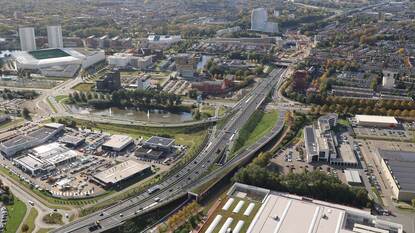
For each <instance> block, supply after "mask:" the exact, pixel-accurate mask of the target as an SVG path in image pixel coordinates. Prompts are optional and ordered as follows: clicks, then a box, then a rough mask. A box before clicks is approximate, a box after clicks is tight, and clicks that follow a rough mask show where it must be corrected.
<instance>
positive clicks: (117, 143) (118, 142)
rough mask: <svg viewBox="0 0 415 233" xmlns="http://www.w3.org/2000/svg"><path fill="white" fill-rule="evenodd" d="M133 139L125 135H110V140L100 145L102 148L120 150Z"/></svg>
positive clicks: (131, 142)
mask: <svg viewBox="0 0 415 233" xmlns="http://www.w3.org/2000/svg"><path fill="white" fill-rule="evenodd" d="M133 142H134V141H133V139H132V138H131V137H129V136H126V135H112V136H111V138H110V140H108V141H107V142H105V143H104V144H103V145H102V149H103V150H111V151H117V152H120V151H122V150H124V149H125V148H127V147H128V146H129V145H131V144H133Z"/></svg>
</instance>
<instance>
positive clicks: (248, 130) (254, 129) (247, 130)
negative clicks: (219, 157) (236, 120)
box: [231, 110, 279, 154]
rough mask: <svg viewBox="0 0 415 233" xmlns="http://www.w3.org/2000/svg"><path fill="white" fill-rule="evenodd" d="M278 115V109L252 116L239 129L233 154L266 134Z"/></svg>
mask: <svg viewBox="0 0 415 233" xmlns="http://www.w3.org/2000/svg"><path fill="white" fill-rule="evenodd" d="M253 116H254V115H253ZM278 117H279V113H278V111H276V110H273V111H270V112H265V113H264V114H261V115H257V116H256V117H251V118H250V119H249V121H248V122H247V123H246V124H245V125H244V126H243V127H242V129H241V130H240V131H239V135H238V138H237V139H236V141H235V144H234V147H233V148H232V153H231V154H235V153H236V152H237V151H238V150H240V149H242V148H244V147H246V146H249V145H252V144H253V143H255V142H256V141H257V140H258V139H260V138H261V137H263V136H265V135H266V134H267V133H268V132H270V131H271V130H272V128H273V127H274V126H275V123H276V122H277V121H278Z"/></svg>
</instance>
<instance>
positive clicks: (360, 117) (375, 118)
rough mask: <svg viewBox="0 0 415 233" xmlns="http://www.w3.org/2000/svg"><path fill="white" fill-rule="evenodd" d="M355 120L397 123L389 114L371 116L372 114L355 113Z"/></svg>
mask: <svg viewBox="0 0 415 233" xmlns="http://www.w3.org/2000/svg"><path fill="white" fill-rule="evenodd" d="M356 120H357V122H358V123H359V122H370V123H381V124H398V121H397V120H396V118H395V117H390V116H372V115H356Z"/></svg>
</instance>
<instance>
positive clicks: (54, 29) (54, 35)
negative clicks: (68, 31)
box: [47, 25, 63, 49]
mask: <svg viewBox="0 0 415 233" xmlns="http://www.w3.org/2000/svg"><path fill="white" fill-rule="evenodd" d="M47 32H48V45H49V48H54V49H56V48H63V38H62V28H61V26H60V25H57V26H48V27H47Z"/></svg>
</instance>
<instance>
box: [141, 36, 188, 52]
mask: <svg viewBox="0 0 415 233" xmlns="http://www.w3.org/2000/svg"><path fill="white" fill-rule="evenodd" d="M181 40H182V37H181V36H170V35H149V36H148V37H147V43H148V44H149V47H150V48H152V49H165V48H169V47H170V46H171V45H173V44H175V43H178V42H180V41H181Z"/></svg>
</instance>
